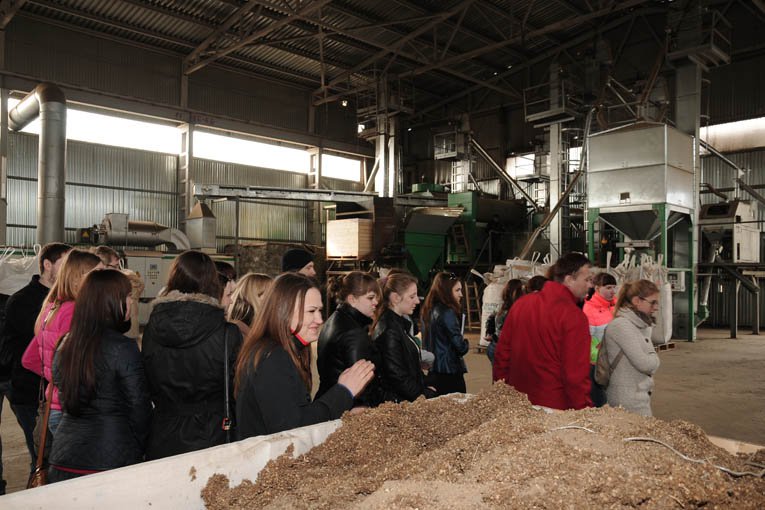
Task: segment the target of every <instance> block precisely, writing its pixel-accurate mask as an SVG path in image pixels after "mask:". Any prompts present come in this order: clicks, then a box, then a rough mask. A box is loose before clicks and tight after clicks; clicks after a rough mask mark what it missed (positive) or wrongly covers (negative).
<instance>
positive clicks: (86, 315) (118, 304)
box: [49, 269, 151, 482]
mask: <svg viewBox="0 0 765 510" xmlns="http://www.w3.org/2000/svg"><path fill="white" fill-rule="evenodd" d="M131 290H132V285H131V283H130V280H129V279H128V277H127V276H125V275H123V274H122V273H120V272H119V271H115V270H111V269H106V270H98V271H92V272H91V273H89V274H88V275H87V277H85V280H84V281H83V283H82V287H81V289H80V292H79V294H78V296H77V300H76V307H75V310H74V316H73V317H72V328H71V330H70V331H69V333H68V334H67V335H66V336H65V337H64V339H62V340H61V342H60V343H59V347H58V350H57V352H56V355H55V357H54V360H53V382H54V384H55V385H56V386H57V387H58V388H59V398H60V400H61V405H62V408H63V411H64V415H63V418H62V419H61V423H60V425H59V427H58V431H57V432H56V440H55V441H54V442H53V449H52V450H51V457H50V464H51V465H50V469H49V480H50V481H52V482H56V481H60V480H67V479H70V478H76V477H78V476H82V475H86V474H90V473H98V472H101V471H106V470H108V469H114V468H118V467H122V466H128V465H130V464H135V463H137V462H141V461H142V460H143V453H144V448H145V446H146V436H147V435H148V433H149V422H150V421H151V400H150V399H149V391H148V388H147V384H146V376H145V374H144V369H143V362H142V361H141V354H140V353H139V352H138V346H137V345H136V343H135V340H132V339H130V338H128V337H126V336H125V335H124V333H125V332H127V331H128V330H129V329H130V316H131V313H133V312H134V310H132V304H131V300H130V291H131Z"/></svg>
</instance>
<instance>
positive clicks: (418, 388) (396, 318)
mask: <svg viewBox="0 0 765 510" xmlns="http://www.w3.org/2000/svg"><path fill="white" fill-rule="evenodd" d="M411 326H412V324H411V323H410V322H409V321H408V320H407V319H405V318H404V317H401V316H400V315H398V314H397V313H396V312H394V311H392V310H391V309H389V308H386V309H385V311H384V312H383V314H382V315H381V316H380V319H379V320H378V321H377V325H376V326H375V330H374V332H373V333H372V339H373V342H374V345H375V348H376V349H377V352H378V353H379V356H380V366H379V367H377V370H376V373H377V376H378V377H379V379H380V384H381V385H382V389H383V394H384V398H385V400H387V401H393V402H402V401H404V400H408V401H410V402H412V401H414V400H416V399H417V397H419V396H420V395H425V397H426V398H431V397H434V396H436V394H437V393H436V392H434V391H433V390H431V389H429V388H427V387H426V386H425V377H424V375H423V373H422V368H421V365H420V363H421V357H420V347H419V345H418V344H417V341H416V340H415V339H414V338H412V337H411V336H409V329H410V328H411Z"/></svg>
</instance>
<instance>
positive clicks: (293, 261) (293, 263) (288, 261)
mask: <svg viewBox="0 0 765 510" xmlns="http://www.w3.org/2000/svg"><path fill="white" fill-rule="evenodd" d="M282 272H283V273H288V272H295V273H300V274H302V275H305V276H307V277H308V278H316V268H315V267H314V263H313V253H311V252H309V251H307V250H303V249H300V248H293V249H291V250H287V251H286V252H284V255H282Z"/></svg>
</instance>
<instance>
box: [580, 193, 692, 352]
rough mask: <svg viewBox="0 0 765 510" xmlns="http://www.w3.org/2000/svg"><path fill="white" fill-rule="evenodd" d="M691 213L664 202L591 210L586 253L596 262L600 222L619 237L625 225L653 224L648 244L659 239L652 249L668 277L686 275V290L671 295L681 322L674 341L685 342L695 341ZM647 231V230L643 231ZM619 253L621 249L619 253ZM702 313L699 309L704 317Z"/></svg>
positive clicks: (676, 326) (675, 315)
mask: <svg viewBox="0 0 765 510" xmlns="http://www.w3.org/2000/svg"><path fill="white" fill-rule="evenodd" d="M693 217H694V215H693V211H692V210H689V209H686V208H683V207H678V206H674V205H671V204H667V203H656V204H651V205H636V206H632V207H629V206H627V207H624V206H621V207H608V208H590V209H589V210H588V213H587V252H588V256H589V258H590V260H596V259H595V246H596V245H595V225H596V223H597V222H598V221H603V222H605V223H607V224H608V225H610V226H611V227H613V228H615V229H616V230H617V231H619V232H620V233H621V234H622V235H624V231H625V230H630V228H629V225H627V223H632V224H635V223H636V222H637V223H642V226H643V227H645V225H647V223H646V222H653V223H654V225H653V228H650V230H651V232H652V234H651V235H650V236H648V237H649V239H647V240H650V241H653V240H657V239H658V246H655V248H656V250H655V251H656V253H657V254H659V253H661V254H663V255H664V257H663V261H662V264H663V265H664V267H667V268H668V269H670V278H672V277H673V273H674V275H676V276H679V274H680V273H684V275H685V290H684V291H682V292H675V291H674V290H673V293H672V307H673V315H674V317H675V318H679V319H680V321H679V322H680V323H679V324H678V323H673V327H672V329H673V331H672V336H673V338H678V339H685V340H688V341H689V342H692V341H694V340H695V338H696V324H697V322H696V310H695V302H696V296H695V294H696V292H695V282H696V269H695V267H694V264H693V260H694V250H696V249H697V240H696V236H695V228H694V224H693ZM646 230H649V229H646ZM620 251H621V250H620ZM705 312H706V311H705V310H699V313H700V314H702V315H703V314H704V313H705Z"/></svg>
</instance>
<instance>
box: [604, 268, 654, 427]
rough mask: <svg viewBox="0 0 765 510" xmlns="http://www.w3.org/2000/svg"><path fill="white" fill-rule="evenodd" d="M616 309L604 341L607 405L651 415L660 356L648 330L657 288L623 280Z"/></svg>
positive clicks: (650, 325) (641, 282)
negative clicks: (608, 374) (608, 375)
mask: <svg viewBox="0 0 765 510" xmlns="http://www.w3.org/2000/svg"><path fill="white" fill-rule="evenodd" d="M615 309H616V312H615V314H614V320H613V321H611V322H610V323H609V324H608V326H607V327H606V333H605V337H604V340H603V341H604V343H605V344H606V349H607V351H608V361H609V363H610V365H611V379H610V381H609V383H608V388H607V390H606V396H607V398H608V405H610V406H613V407H617V406H621V407H623V408H625V409H627V410H628V411H631V412H633V413H637V414H641V415H643V416H652V413H651V392H652V391H653V378H652V376H653V374H654V373H655V372H656V369H658V368H659V357H658V356H657V355H656V350H655V349H654V348H653V342H651V329H652V327H653V325H654V323H655V320H654V317H653V316H654V314H655V313H656V311H657V310H658V309H659V289H658V287H656V285H655V284H654V283H653V282H650V281H648V280H637V281H633V282H627V283H624V284H623V285H622V288H621V290H620V291H619V298H618V299H617V301H616V307H615Z"/></svg>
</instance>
